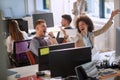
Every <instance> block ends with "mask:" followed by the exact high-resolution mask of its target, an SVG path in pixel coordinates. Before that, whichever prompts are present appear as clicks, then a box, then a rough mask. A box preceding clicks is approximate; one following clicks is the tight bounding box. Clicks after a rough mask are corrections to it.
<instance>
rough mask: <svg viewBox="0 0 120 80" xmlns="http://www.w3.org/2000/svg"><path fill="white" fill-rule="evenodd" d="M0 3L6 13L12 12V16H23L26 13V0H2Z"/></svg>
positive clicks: (0, 7)
mask: <svg viewBox="0 0 120 80" xmlns="http://www.w3.org/2000/svg"><path fill="white" fill-rule="evenodd" d="M0 5H1V6H0V9H1V10H2V11H3V14H4V15H9V14H10V16H13V17H21V16H24V15H25V5H24V0H19V1H18V0H1V1H0ZM8 13H9V14H8Z"/></svg>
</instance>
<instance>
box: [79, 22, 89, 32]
mask: <svg viewBox="0 0 120 80" xmlns="http://www.w3.org/2000/svg"><path fill="white" fill-rule="evenodd" d="M78 26H79V30H80V31H81V32H82V31H84V32H87V31H88V25H87V24H86V23H85V22H84V21H80V22H79V24H78Z"/></svg>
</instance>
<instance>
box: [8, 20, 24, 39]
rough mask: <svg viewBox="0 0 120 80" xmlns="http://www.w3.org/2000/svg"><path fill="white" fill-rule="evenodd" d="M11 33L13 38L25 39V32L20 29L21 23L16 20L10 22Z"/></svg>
mask: <svg viewBox="0 0 120 80" xmlns="http://www.w3.org/2000/svg"><path fill="white" fill-rule="evenodd" d="M9 33H10V36H11V39H12V40H23V39H24V37H23V34H22V32H21V30H20V29H19V24H18V22H17V21H16V20H11V21H10V22H9Z"/></svg>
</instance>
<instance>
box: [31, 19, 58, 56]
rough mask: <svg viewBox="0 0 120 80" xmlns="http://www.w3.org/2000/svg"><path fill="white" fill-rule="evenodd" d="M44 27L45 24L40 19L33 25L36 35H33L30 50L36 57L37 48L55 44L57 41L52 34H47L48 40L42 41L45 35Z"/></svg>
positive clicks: (45, 29)
mask: <svg viewBox="0 0 120 80" xmlns="http://www.w3.org/2000/svg"><path fill="white" fill-rule="evenodd" d="M46 26H47V25H46V22H45V21H44V20H42V19H39V20H37V21H36V23H35V30H36V34H35V37H34V38H33V39H32V40H31V42H30V50H31V51H32V52H33V53H34V54H35V55H36V56H38V48H39V47H41V46H48V45H53V44H57V41H56V39H55V37H54V35H53V33H52V32H50V33H49V34H48V35H49V38H48V39H44V38H45V34H46V32H47V28H46Z"/></svg>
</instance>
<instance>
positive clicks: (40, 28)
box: [36, 23, 47, 37]
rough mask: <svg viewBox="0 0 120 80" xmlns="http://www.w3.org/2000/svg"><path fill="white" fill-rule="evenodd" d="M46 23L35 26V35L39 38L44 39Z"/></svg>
mask: <svg viewBox="0 0 120 80" xmlns="http://www.w3.org/2000/svg"><path fill="white" fill-rule="evenodd" d="M46 31H47V29H46V23H40V24H38V25H37V26H36V35H37V36H39V37H45V34H46Z"/></svg>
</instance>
